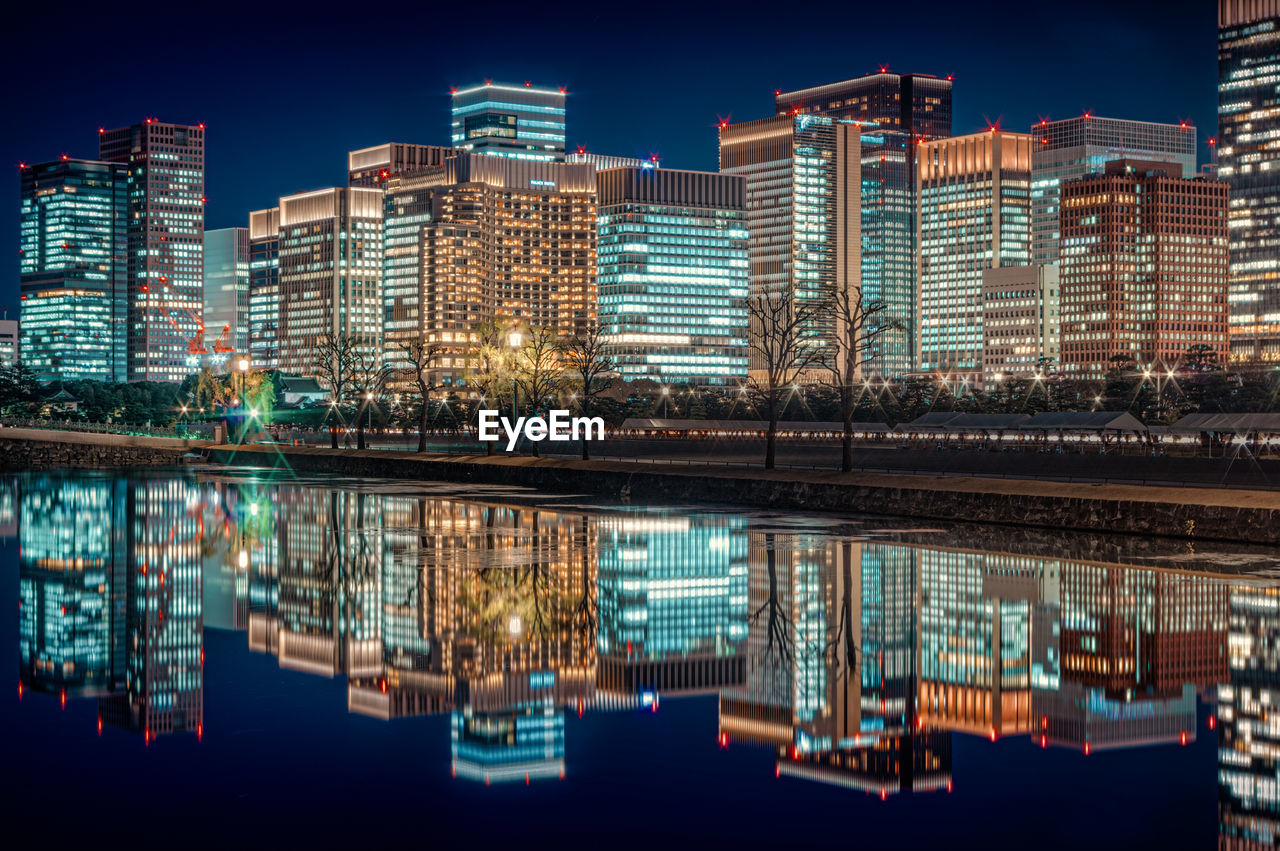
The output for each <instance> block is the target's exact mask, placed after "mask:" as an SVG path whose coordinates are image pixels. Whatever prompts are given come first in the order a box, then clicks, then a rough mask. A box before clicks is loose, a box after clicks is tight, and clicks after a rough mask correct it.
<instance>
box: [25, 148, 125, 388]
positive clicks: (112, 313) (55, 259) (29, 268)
mask: <svg viewBox="0 0 1280 851" xmlns="http://www.w3.org/2000/svg"><path fill="white" fill-rule="evenodd" d="M126 172H127V169H126V168H125V167H124V166H123V165H117V164H115V163H104V162H94V161H92V160H73V159H61V160H54V161H53V162H48V163H41V164H40V165H31V166H27V165H24V166H23V167H22V174H21V190H20V198H21V209H20V213H19V215H20V237H19V245H18V253H19V260H18V269H19V273H20V283H21V299H22V302H21V303H22V317H21V318H22V324H21V332H20V334H21V338H20V345H19V350H20V351H21V353H22V363H23V364H24V365H25V366H27V367H28V368H30V369H31V370H32V371H33V372H34V373H35V375H36V378H37V379H38V380H40V381H57V380H80V379H94V380H97V381H124V380H125V375H126V373H125V329H126V324H125V321H126V320H125V316H126V310H125V306H126V303H127V301H126V299H127V284H126V282H127V273H128V266H127V264H126V260H125V256H126V249H127V241H126V240H127V231H126V225H127V222H128V206H127V205H128V180H127V173H126Z"/></svg>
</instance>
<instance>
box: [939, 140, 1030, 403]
mask: <svg viewBox="0 0 1280 851" xmlns="http://www.w3.org/2000/svg"><path fill="white" fill-rule="evenodd" d="M916 167H917V169H918V175H919V179H918V181H917V185H918V186H919V192H920V203H919V205H918V216H919V224H918V226H917V232H918V234H919V240H920V250H919V257H920V262H919V310H920V327H919V338H918V341H917V350H918V353H919V354H918V357H917V368H918V369H921V370H927V371H930V372H942V373H945V374H947V375H949V376H950V377H951V378H953V379H956V380H957V381H960V382H964V381H970V382H972V381H976V380H979V378H980V376H981V374H982V343H983V328H982V274H983V272H984V271H986V270H987V269H991V268H998V267H1000V266H1025V265H1027V264H1028V263H1030V262H1031V136H1029V135H1027V134H1025V133H1009V132H1006V131H1003V130H993V131H991V132H988V133H973V134H970V135H968V136H956V137H954V138H951V139H942V140H939V141H936V142H926V143H924V144H922V145H921V146H920V148H919V155H918V156H917V158H916Z"/></svg>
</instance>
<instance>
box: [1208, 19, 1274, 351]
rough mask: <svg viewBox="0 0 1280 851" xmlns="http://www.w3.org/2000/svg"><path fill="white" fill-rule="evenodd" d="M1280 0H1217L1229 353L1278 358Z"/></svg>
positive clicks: (1219, 120) (1219, 150) (1219, 119)
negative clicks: (1227, 205) (1227, 206)
mask: <svg viewBox="0 0 1280 851" xmlns="http://www.w3.org/2000/svg"><path fill="white" fill-rule="evenodd" d="M1277 76H1280V0H1219V2H1218V145H1217V151H1218V177H1219V178H1221V179H1222V180H1225V181H1226V182H1227V184H1228V185H1229V186H1230V187H1231V213H1230V216H1231V357H1232V360H1237V361H1250V360H1261V361H1267V362H1272V363H1274V362H1280V147H1277V146H1276V143H1275V140H1276V137H1277V135H1280V95H1278V94H1277V93H1276V78H1277Z"/></svg>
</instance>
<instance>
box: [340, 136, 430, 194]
mask: <svg viewBox="0 0 1280 851" xmlns="http://www.w3.org/2000/svg"><path fill="white" fill-rule="evenodd" d="M452 153H453V148H450V147H448V146H447V145H410V144H406V143H404V142H388V143H386V144H382V145H374V146H373V147H372V148H361V149H360V150H358V151H351V152H350V153H348V154H347V185H348V186H365V187H371V186H372V187H377V186H383V185H384V184H386V182H387V181H388V180H389V179H391V178H392V177H394V176H395V175H398V174H405V173H406V172H411V171H418V170H419V169H424V168H426V167H427V166H433V165H440V164H441V163H442V162H444V161H445V158H446V157H448V156H449V155H450V154H452Z"/></svg>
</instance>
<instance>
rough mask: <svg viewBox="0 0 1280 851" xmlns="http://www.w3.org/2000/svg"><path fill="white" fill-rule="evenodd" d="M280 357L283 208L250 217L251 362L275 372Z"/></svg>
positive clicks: (259, 367) (257, 211) (251, 214)
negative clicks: (281, 218) (281, 220)
mask: <svg viewBox="0 0 1280 851" xmlns="http://www.w3.org/2000/svg"><path fill="white" fill-rule="evenodd" d="M279 357H280V208H279V207H272V208H271V209H269V210H254V211H253V212H252V213H250V214H249V362H250V363H251V364H253V368H254V369H275V368H276V367H277V365H278V364H279Z"/></svg>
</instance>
